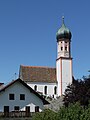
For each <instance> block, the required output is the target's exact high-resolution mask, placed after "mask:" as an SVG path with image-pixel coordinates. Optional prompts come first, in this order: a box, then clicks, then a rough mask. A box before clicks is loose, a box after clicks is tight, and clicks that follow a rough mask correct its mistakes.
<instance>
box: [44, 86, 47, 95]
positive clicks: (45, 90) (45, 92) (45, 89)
mask: <svg viewBox="0 0 90 120" xmlns="http://www.w3.org/2000/svg"><path fill="white" fill-rule="evenodd" d="M44 94H47V86H45V87H44Z"/></svg>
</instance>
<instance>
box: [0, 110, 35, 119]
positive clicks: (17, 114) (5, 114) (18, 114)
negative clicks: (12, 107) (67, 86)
mask: <svg viewBox="0 0 90 120" xmlns="http://www.w3.org/2000/svg"><path fill="white" fill-rule="evenodd" d="M33 114H34V113H32V112H28V113H27V112H25V111H12V112H0V117H12V118H13V117H32V115H33Z"/></svg>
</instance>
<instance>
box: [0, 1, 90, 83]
mask: <svg viewBox="0 0 90 120" xmlns="http://www.w3.org/2000/svg"><path fill="white" fill-rule="evenodd" d="M62 16H64V17H65V25H66V26H67V27H68V28H69V29H70V31H71V33H72V39H71V51H72V58H73V75H74V77H75V78H76V79H80V78H82V77H83V75H84V76H87V75H89V72H88V70H90V0H74V1H73V0H68V1H66V0H0V82H4V83H7V82H10V81H11V80H13V79H15V78H16V77H18V74H19V68H20V65H28V66H48V67H56V58H57V42H56V32H57V30H58V29H59V28H60V27H61V24H62ZM15 73H16V75H15Z"/></svg>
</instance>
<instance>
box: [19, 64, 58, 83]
mask: <svg viewBox="0 0 90 120" xmlns="http://www.w3.org/2000/svg"><path fill="white" fill-rule="evenodd" d="M19 77H20V78H21V79H22V80H23V81H25V82H48V83H56V68H49V67H37V66H23V65H21V66H20V72H19Z"/></svg>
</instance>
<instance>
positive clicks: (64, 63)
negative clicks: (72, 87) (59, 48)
mask: <svg viewBox="0 0 90 120" xmlns="http://www.w3.org/2000/svg"><path fill="white" fill-rule="evenodd" d="M56 74H57V81H58V96H61V95H62V94H64V92H65V89H66V88H67V86H68V85H69V84H71V83H72V59H65V58H64V59H63V58H60V59H58V60H57V62H56Z"/></svg>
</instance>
